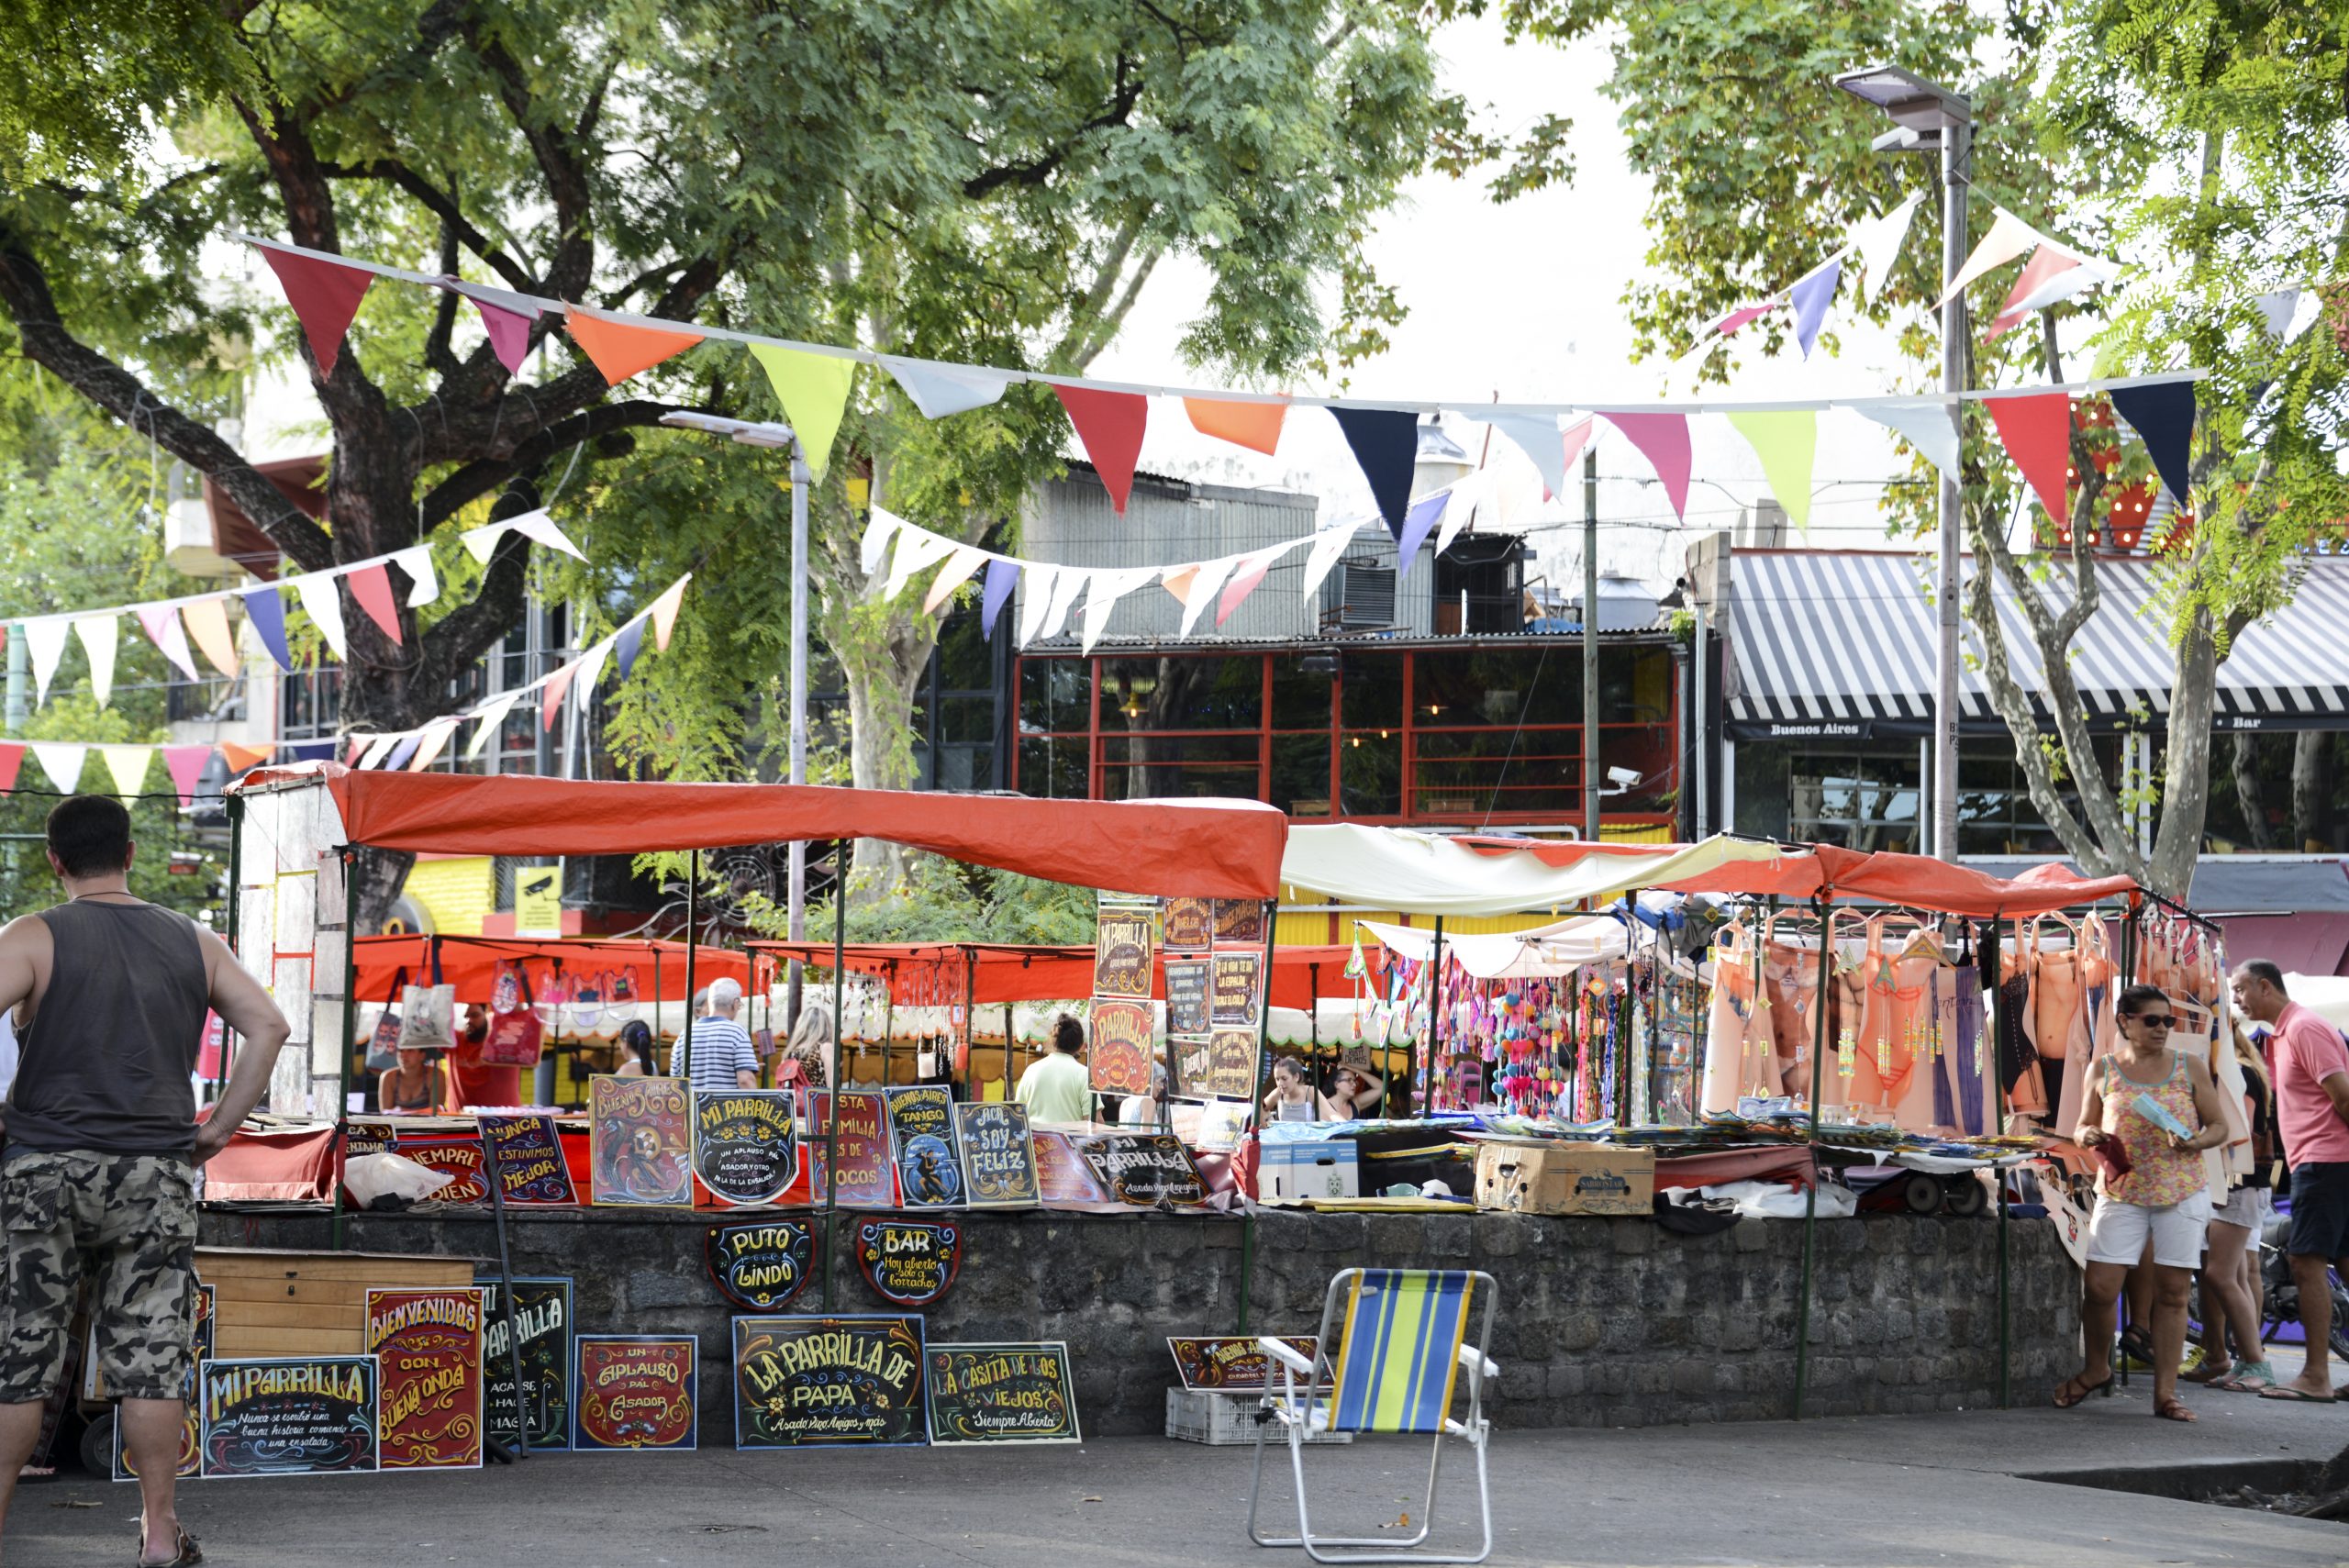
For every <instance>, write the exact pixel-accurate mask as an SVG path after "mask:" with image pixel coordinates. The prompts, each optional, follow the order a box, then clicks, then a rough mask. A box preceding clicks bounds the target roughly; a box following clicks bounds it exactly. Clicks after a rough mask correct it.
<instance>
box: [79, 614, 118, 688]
mask: <svg viewBox="0 0 2349 1568" xmlns="http://www.w3.org/2000/svg"><path fill="white" fill-rule="evenodd" d="M115 620H116V617H113V616H82V617H77V618H76V619H75V620H74V622H73V635H74V636H75V637H78V638H80V639H82V651H83V652H84V653H86V654H88V655H89V656H90V695H91V696H92V697H94V698H95V699H96V701H97V705H98V706H100V707H104V706H106V704H107V703H108V702H109V701H110V700H112V698H113V696H114V648H115Z"/></svg>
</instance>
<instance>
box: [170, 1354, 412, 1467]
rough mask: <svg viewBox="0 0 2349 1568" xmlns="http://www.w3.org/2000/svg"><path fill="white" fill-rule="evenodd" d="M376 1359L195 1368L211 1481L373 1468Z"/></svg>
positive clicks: (260, 1361) (275, 1360) (277, 1360)
mask: <svg viewBox="0 0 2349 1568" xmlns="http://www.w3.org/2000/svg"><path fill="white" fill-rule="evenodd" d="M376 1366H377V1362H376V1360H375V1358H374V1357H373V1356H282V1357H263V1358H257V1359H252V1360H238V1361H208V1362H205V1363H204V1364H203V1365H202V1366H200V1367H198V1368H197V1369H196V1385H197V1388H198V1391H199V1393H200V1395H201V1397H200V1399H199V1401H198V1403H199V1407H200V1411H201V1414H200V1418H199V1420H200V1432H201V1436H200V1441H201V1443H202V1446H203V1473H204V1476H205V1478H206V1480H212V1479H219V1478H227V1477H231V1476H244V1475H338V1474H347V1473H351V1472H353V1471H365V1470H373V1469H375V1468H376V1455H377V1452H378V1449H377V1440H376V1435H375V1406H376V1399H375V1395H376V1385H375V1378H376Z"/></svg>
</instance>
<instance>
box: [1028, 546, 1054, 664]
mask: <svg viewBox="0 0 2349 1568" xmlns="http://www.w3.org/2000/svg"><path fill="white" fill-rule="evenodd" d="M1059 575H1060V568H1059V567H1057V566H1045V565H1043V564H1041V563H1030V565H1029V566H1028V567H1027V568H1026V570H1024V571H1022V572H1021V573H1019V646H1020V647H1022V648H1025V647H1027V646H1028V645H1029V644H1030V643H1031V642H1033V641H1035V640H1036V639H1037V637H1038V636H1039V635H1040V634H1041V632H1042V631H1043V629H1044V614H1045V612H1046V611H1047V610H1049V609H1051V608H1052V579H1053V578H1055V577H1057V576H1059Z"/></svg>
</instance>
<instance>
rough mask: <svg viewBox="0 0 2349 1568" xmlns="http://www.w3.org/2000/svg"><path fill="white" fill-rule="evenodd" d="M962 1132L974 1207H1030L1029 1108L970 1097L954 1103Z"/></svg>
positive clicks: (1033, 1190)
mask: <svg viewBox="0 0 2349 1568" xmlns="http://www.w3.org/2000/svg"><path fill="white" fill-rule="evenodd" d="M954 1118H955V1122H956V1125H957V1127H958V1128H959V1129H960V1130H961V1132H962V1134H963V1172H964V1173H966V1174H967V1175H968V1176H969V1178H970V1191H969V1194H968V1196H969V1199H970V1204H971V1207H973V1208H1033V1207H1036V1205H1037V1203H1038V1202H1039V1201H1040V1198H1041V1195H1040V1194H1039V1193H1038V1191H1037V1187H1036V1147H1035V1145H1034V1143H1032V1142H1031V1141H1030V1137H1029V1132H1028V1107H1027V1106H1023V1105H1017V1104H1014V1103H1011V1102H1009V1101H1005V1100H968V1101H965V1102H963V1104H961V1105H958V1106H955V1107H954Z"/></svg>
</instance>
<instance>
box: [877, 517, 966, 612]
mask: <svg viewBox="0 0 2349 1568" xmlns="http://www.w3.org/2000/svg"><path fill="white" fill-rule="evenodd" d="M953 549H954V541H953V540H952V539H944V538H941V537H940V536H939V535H937V534H934V533H931V532H930V530H929V529H928V528H915V527H914V526H913V525H912V524H910V523H903V524H900V525H898V528H897V543H896V548H895V549H894V550H891V551H890V552H889V575H888V577H887V578H886V579H885V581H884V582H883V584H882V587H881V597H882V598H884V599H894V598H896V596H897V595H899V594H902V593H904V592H905V591H906V584H907V583H909V582H911V581H913V575H914V573H917V572H918V571H920V570H921V569H922V568H923V567H925V566H934V565H936V564H937V563H938V562H941V561H943V560H944V559H945V558H946V557H947V556H948V555H949V554H951V553H952V551H953Z"/></svg>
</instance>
